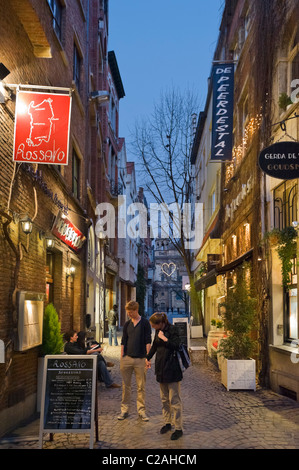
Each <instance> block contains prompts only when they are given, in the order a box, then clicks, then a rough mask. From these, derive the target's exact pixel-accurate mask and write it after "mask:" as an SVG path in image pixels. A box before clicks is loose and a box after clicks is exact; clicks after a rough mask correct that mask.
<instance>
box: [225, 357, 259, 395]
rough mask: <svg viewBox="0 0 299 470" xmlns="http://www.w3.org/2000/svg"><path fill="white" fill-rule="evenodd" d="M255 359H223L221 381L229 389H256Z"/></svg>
mask: <svg viewBox="0 0 299 470" xmlns="http://www.w3.org/2000/svg"><path fill="white" fill-rule="evenodd" d="M255 370H256V365H255V360H254V359H222V361H221V383H222V384H223V385H224V386H225V387H226V389H227V390H254V391H255V390H256V380H255V374H256V372H255Z"/></svg>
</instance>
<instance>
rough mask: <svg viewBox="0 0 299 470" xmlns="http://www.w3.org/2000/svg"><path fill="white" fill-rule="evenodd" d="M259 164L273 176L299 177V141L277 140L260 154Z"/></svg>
mask: <svg viewBox="0 0 299 470" xmlns="http://www.w3.org/2000/svg"><path fill="white" fill-rule="evenodd" d="M259 166H260V168H261V170H262V171H264V173H266V174H267V175H269V176H272V177H273V178H279V179H283V180H290V179H295V178H299V142H276V143H275V144H273V145H271V146H270V147H267V148H265V149H264V150H263V151H262V152H261V153H260V156H259Z"/></svg>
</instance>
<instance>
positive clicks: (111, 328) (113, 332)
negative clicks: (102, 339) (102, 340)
mask: <svg viewBox="0 0 299 470" xmlns="http://www.w3.org/2000/svg"><path fill="white" fill-rule="evenodd" d="M108 328H109V346H112V336H113V338H114V346H118V342H117V335H116V325H109V326H108Z"/></svg>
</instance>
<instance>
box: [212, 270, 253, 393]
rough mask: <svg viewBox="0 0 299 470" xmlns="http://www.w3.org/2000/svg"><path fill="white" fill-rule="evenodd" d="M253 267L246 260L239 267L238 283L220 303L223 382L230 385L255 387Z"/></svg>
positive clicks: (220, 346) (228, 386)
mask: <svg viewBox="0 0 299 470" xmlns="http://www.w3.org/2000/svg"><path fill="white" fill-rule="evenodd" d="M249 274H250V268H249V267H248V266H247V265H246V263H244V264H243V265H242V267H241V268H239V269H237V270H236V283H235V285H234V286H233V288H231V289H228V292H227V297H226V301H225V302H223V303H222V304H221V306H222V317H223V319H224V324H225V328H226V330H227V332H228V335H227V337H225V338H223V339H222V340H221V343H220V344H219V354H220V355H221V381H222V384H223V385H224V386H225V387H226V388H227V390H231V389H240V390H242V389H247V390H248V389H252V390H256V377H255V376H256V366H255V360H254V359H253V358H252V355H253V353H254V351H255V347H256V342H255V341H254V340H253V339H252V338H251V331H252V329H253V327H254V324H255V320H256V305H257V300H256V298H254V297H252V295H251V288H250V286H249V285H248V283H249V282H250V281H249V279H250V277H251V276H249Z"/></svg>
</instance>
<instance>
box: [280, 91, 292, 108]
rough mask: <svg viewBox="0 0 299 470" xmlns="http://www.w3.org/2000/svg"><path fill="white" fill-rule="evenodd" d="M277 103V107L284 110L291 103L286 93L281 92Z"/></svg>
mask: <svg viewBox="0 0 299 470" xmlns="http://www.w3.org/2000/svg"><path fill="white" fill-rule="evenodd" d="M278 103H279V107H280V108H281V109H283V110H284V111H286V109H287V107H288V106H289V105H290V104H293V102H292V100H291V98H290V96H289V95H288V94H287V93H281V94H280V95H279V100H278Z"/></svg>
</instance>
